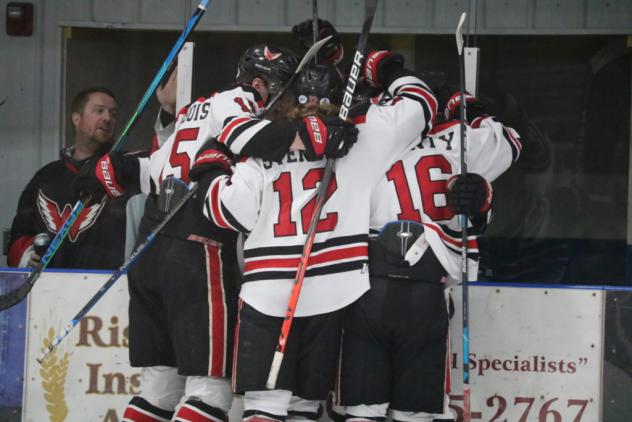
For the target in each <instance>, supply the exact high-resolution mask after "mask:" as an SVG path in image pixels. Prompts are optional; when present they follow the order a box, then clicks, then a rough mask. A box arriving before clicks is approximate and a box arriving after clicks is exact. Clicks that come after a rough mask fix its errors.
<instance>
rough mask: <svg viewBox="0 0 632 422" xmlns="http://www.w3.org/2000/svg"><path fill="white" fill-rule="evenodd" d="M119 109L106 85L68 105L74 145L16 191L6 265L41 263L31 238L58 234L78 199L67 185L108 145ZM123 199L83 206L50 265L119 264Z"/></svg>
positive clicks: (102, 266)
mask: <svg viewBox="0 0 632 422" xmlns="http://www.w3.org/2000/svg"><path fill="white" fill-rule="evenodd" d="M117 113H118V105H117V101H116V99H115V97H114V94H113V93H112V92H111V91H110V90H109V89H107V88H104V87H91V88H87V89H85V90H83V91H81V92H80V93H79V94H77V95H76V96H75V98H74V99H73V101H72V104H71V122H72V125H73V127H74V132H75V133H74V140H73V143H72V145H71V146H69V147H66V148H64V149H62V150H61V153H60V159H59V160H57V161H54V162H52V163H49V164H47V165H46V166H44V167H43V168H41V169H40V170H39V171H38V172H37V173H36V174H35V175H34V176H33V178H32V179H31V181H30V182H29V183H28V185H27V186H26V188H25V189H24V191H23V192H22V194H21V195H20V200H19V202H18V210H17V214H16V216H15V218H14V219H13V224H12V226H11V238H10V241H9V254H8V258H7V263H8V265H9V266H19V267H25V266H30V267H35V266H37V265H38V264H39V261H40V258H41V257H40V256H39V255H37V254H36V253H35V252H34V247H33V238H34V236H35V235H36V234H38V233H48V234H49V235H50V238H53V237H54V236H55V235H56V234H57V231H58V230H59V229H60V228H61V225H62V224H63V223H64V221H65V220H66V217H67V216H68V214H69V212H70V210H71V208H72V206H73V205H74V204H75V203H76V202H77V201H78V199H79V198H78V196H76V195H75V194H74V193H73V192H72V190H71V189H70V184H71V182H72V181H73V179H74V178H75V176H76V174H77V173H78V171H79V169H81V168H82V167H83V166H84V165H85V164H86V163H87V162H88V161H89V160H90V159H91V158H92V157H99V156H101V155H103V154H104V153H105V152H106V151H107V150H108V149H109V148H110V146H111V144H112V142H113V140H114V132H115V129H116V122H117ZM99 198H101V197H99ZM126 201H127V197H126V196H124V197H122V198H120V199H118V200H115V201H110V202H106V201H99V202H95V203H93V204H91V205H90V206H88V207H86V208H85V209H84V210H83V211H82V212H81V213H80V214H79V216H78V218H77V221H76V222H75V224H74V227H73V228H72V229H71V230H70V232H69V233H68V241H67V242H64V243H63V244H62V246H61V247H60V249H59V250H58V251H57V253H56V254H55V256H54V257H53V259H52V260H51V262H50V263H49V267H51V268H89V269H98V268H100V269H113V268H117V267H118V266H119V265H120V264H121V263H122V262H123V252H124V243H125V203H126Z"/></svg>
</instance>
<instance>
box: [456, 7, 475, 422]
mask: <svg viewBox="0 0 632 422" xmlns="http://www.w3.org/2000/svg"><path fill="white" fill-rule="evenodd" d="M465 17H466V13H465V12H463V13H462V14H461V18H460V19H459V24H458V25H457V27H456V34H455V35H456V49H457V52H458V53H459V89H460V90H461V104H460V107H459V120H460V127H461V176H463V175H465V173H467V163H466V161H465V154H466V152H467V143H466V139H465V135H466V133H465V132H466V130H465V121H466V115H465V57H464V56H463V23H464V22H465ZM460 220H461V287H462V296H463V297H462V298H461V301H462V310H463V422H469V421H470V417H471V410H470V323H469V292H468V274H467V216H466V215H465V214H461V215H460Z"/></svg>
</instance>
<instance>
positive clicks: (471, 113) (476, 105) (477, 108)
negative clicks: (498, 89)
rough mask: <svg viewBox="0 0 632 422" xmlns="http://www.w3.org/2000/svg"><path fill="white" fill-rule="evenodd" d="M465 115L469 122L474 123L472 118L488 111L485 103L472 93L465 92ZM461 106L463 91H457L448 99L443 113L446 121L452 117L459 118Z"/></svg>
mask: <svg viewBox="0 0 632 422" xmlns="http://www.w3.org/2000/svg"><path fill="white" fill-rule="evenodd" d="M464 97H465V117H466V120H467V122H468V123H472V120H474V119H476V118H477V117H481V116H484V115H485V113H486V109H485V105H484V104H483V103H482V102H480V101H479V100H478V99H476V98H475V97H473V96H472V95H470V94H468V93H467V92H466V93H465V96H464ZM460 107H461V92H459V91H457V92H455V93H454V94H452V96H451V97H450V98H449V99H448V101H447V102H446V104H445V109H444V110H443V114H444V116H445V119H446V121H448V120H452V119H459V118H460V112H459V108H460Z"/></svg>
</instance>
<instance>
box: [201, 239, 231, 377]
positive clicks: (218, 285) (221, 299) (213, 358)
mask: <svg viewBox="0 0 632 422" xmlns="http://www.w3.org/2000/svg"><path fill="white" fill-rule="evenodd" d="M204 251H205V252H206V275H207V283H208V285H207V288H208V301H209V303H208V306H209V325H208V326H209V333H208V334H209V339H210V344H209V350H210V353H209V371H208V375H209V376H211V377H223V376H225V374H226V371H225V367H226V297H225V294H224V283H223V280H222V259H221V256H220V255H221V249H220V248H218V247H216V246H212V245H204Z"/></svg>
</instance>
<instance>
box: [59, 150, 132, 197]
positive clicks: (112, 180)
mask: <svg viewBox="0 0 632 422" xmlns="http://www.w3.org/2000/svg"><path fill="white" fill-rule="evenodd" d="M139 172H140V163H139V161H138V158H137V157H135V156H133V155H125V154H124V153H122V152H117V151H112V152H110V153H108V154H106V155H104V156H102V157H100V158H91V159H89V160H88V161H87V162H86V163H85V164H84V165H83V166H82V167H81V169H80V170H79V173H78V174H77V177H75V180H74V181H73V183H72V186H71V189H72V191H73V192H74V193H75V195H77V196H79V197H80V198H83V197H85V196H87V195H90V196H91V201H98V200H99V199H101V197H102V196H103V195H107V196H109V197H110V198H118V197H120V196H123V195H124V194H125V191H126V190H127V188H128V187H129V186H130V185H131V184H133V183H134V181H137V180H138V178H139Z"/></svg>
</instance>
